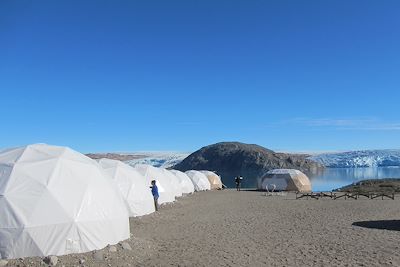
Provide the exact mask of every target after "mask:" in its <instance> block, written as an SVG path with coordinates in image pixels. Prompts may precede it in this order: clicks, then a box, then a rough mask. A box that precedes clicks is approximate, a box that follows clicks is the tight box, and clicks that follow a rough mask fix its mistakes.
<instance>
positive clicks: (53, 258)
mask: <svg viewBox="0 0 400 267" xmlns="http://www.w3.org/2000/svg"><path fill="white" fill-rule="evenodd" d="M43 261H44V262H45V263H46V264H48V265H51V266H56V265H57V263H58V258H57V256H48V257H46V258H44V260H43Z"/></svg>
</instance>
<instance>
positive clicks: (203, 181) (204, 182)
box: [185, 170, 211, 191]
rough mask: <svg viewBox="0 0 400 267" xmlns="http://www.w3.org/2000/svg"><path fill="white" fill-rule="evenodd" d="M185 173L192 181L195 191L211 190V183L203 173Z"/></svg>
mask: <svg viewBox="0 0 400 267" xmlns="http://www.w3.org/2000/svg"><path fill="white" fill-rule="evenodd" d="M185 173H186V175H187V176H189V178H190V180H192V182H193V185H194V190H195V191H205V190H210V189H211V185H210V182H209V181H208V178H207V176H205V175H204V174H203V173H201V172H199V171H193V170H192V171H187V172H185Z"/></svg>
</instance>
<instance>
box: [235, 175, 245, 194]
mask: <svg viewBox="0 0 400 267" xmlns="http://www.w3.org/2000/svg"><path fill="white" fill-rule="evenodd" d="M242 180H243V177H242V176H236V178H235V184H236V191H240V186H241V184H242Z"/></svg>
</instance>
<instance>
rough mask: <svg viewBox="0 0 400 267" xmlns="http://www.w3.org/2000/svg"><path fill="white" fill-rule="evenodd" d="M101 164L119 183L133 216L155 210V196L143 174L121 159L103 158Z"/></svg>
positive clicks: (130, 213)
mask: <svg viewBox="0 0 400 267" xmlns="http://www.w3.org/2000/svg"><path fill="white" fill-rule="evenodd" d="M99 164H100V165H101V167H103V169H104V171H105V172H106V173H107V174H109V176H110V177H111V178H113V179H114V180H115V182H116V183H117V186H118V187H119V190H120V192H121V194H122V197H123V198H124V200H125V203H126V205H127V207H128V210H129V215H130V216H131V217H136V216H143V215H146V214H150V213H152V212H154V211H155V208H154V201H153V196H152V194H151V190H150V188H149V184H148V183H147V181H146V179H145V178H144V177H143V175H141V174H140V173H139V172H138V171H137V170H135V169H134V168H132V167H131V166H129V165H127V164H125V163H123V162H121V161H119V160H112V159H101V160H99Z"/></svg>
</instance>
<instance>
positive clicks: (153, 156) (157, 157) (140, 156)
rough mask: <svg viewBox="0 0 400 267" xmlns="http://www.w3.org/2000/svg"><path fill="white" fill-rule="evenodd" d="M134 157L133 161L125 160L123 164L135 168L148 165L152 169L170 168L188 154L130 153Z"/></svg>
mask: <svg viewBox="0 0 400 267" xmlns="http://www.w3.org/2000/svg"><path fill="white" fill-rule="evenodd" d="M132 155H133V156H135V155H136V157H135V158H134V159H130V160H125V161H124V162H125V163H127V164H129V165H131V166H135V165H137V164H149V165H152V166H154V167H162V168H170V167H172V166H175V165H176V164H178V163H180V162H181V161H182V160H184V159H185V158H186V157H187V156H189V153H182V152H138V153H132Z"/></svg>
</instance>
